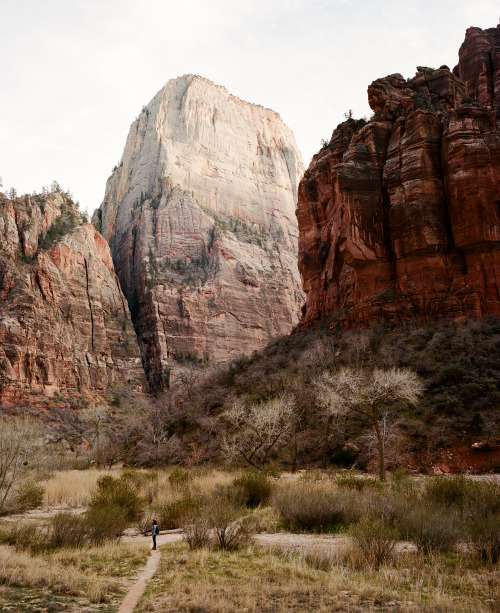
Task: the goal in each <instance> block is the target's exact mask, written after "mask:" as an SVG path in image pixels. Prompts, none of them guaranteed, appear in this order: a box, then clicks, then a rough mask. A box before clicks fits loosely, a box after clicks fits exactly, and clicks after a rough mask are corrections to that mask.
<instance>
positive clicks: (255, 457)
mask: <svg viewBox="0 0 500 613" xmlns="http://www.w3.org/2000/svg"><path fill="white" fill-rule="evenodd" d="M224 417H225V419H226V421H227V423H228V425H229V428H230V429H231V430H232V432H231V434H230V435H228V436H227V437H226V438H225V440H224V448H225V452H226V455H227V457H228V458H230V459H236V458H242V459H243V460H245V462H247V463H248V464H249V465H250V466H253V467H255V468H261V467H262V466H264V464H265V463H266V462H267V460H268V459H269V454H270V453H271V451H272V450H274V449H276V448H278V447H279V446H280V445H282V444H283V443H284V442H285V440H286V439H287V437H288V435H289V434H290V433H291V431H292V430H293V425H294V423H295V420H296V403H295V399H294V398H293V397H292V396H288V395H282V396H279V397H278V398H274V399H273V400H270V401H269V402H267V403H265V404H264V403H262V404H248V403H247V402H245V400H244V399H241V398H238V399H236V400H235V401H234V403H233V405H232V406H231V408H230V409H229V410H227V411H226V412H225V414H224Z"/></svg>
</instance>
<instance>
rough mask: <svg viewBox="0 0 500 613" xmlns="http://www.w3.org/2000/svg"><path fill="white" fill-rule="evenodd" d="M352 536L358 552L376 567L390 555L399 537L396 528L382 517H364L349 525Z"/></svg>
mask: <svg viewBox="0 0 500 613" xmlns="http://www.w3.org/2000/svg"><path fill="white" fill-rule="evenodd" d="M349 534H350V535H351V536H352V538H353V540H354V543H355V544H356V547H357V548H358V550H359V554H360V555H361V556H363V558H364V560H365V561H366V562H367V563H368V564H369V565H370V566H374V567H375V568H378V567H379V566H380V565H381V564H383V563H384V562H387V561H388V560H389V559H390V557H391V556H392V551H393V549H394V547H395V546H396V543H397V541H398V538H399V532H398V530H397V528H396V527H395V526H394V524H392V523H391V522H390V521H389V520H387V519H385V518H384V517H379V518H377V519H371V518H368V517H365V518H364V519H362V520H361V521H360V522H358V523H357V524H354V525H353V526H351V528H350V530H349Z"/></svg>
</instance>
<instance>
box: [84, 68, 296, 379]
mask: <svg viewBox="0 0 500 613" xmlns="http://www.w3.org/2000/svg"><path fill="white" fill-rule="evenodd" d="M302 172H303V165H302V160H301V156H300V153H299V151H298V149H297V146H296V144H295V139H294V137H293V134H292V132H291V131H290V130H289V129H288V128H287V126H286V125H285V124H284V123H283V122H282V120H281V119H280V117H279V115H277V114H276V113H275V112H273V111H271V110H268V109H265V108H263V107H260V106H256V105H253V104H250V103H248V102H244V101H242V100H239V99H238V98H235V97H234V96H232V95H230V94H229V93H228V91H227V90H226V89H225V88H223V87H219V86H216V85H214V84H213V83H211V82H210V81H207V80H206V79H203V78H201V77H197V76H193V75H185V76H183V77H179V78H177V79H174V80H172V81H169V82H168V83H167V84H166V85H165V87H163V89H161V90H160V91H159V92H158V94H157V95H156V96H155V97H154V98H153V100H152V101H151V102H150V103H149V104H148V105H147V106H146V107H144V109H143V111H142V113H141V114H140V116H139V118H138V119H137V120H136V121H135V122H134V123H133V124H132V126H131V129H130V132H129V136H128V139H127V143H126V146H125V150H124V153H123V156H122V160H121V162H120V165H119V166H118V167H117V168H115V170H114V172H113V174H112V176H111V177H110V178H109V179H108V183H107V187H106V194H105V198H104V202H103V204H102V205H101V208H100V210H99V211H98V212H97V213H96V215H95V217H94V223H95V224H96V225H97V226H98V227H100V231H101V233H102V234H103V236H104V237H105V238H106V239H107V240H108V241H109V244H110V247H111V251H112V253H113V259H114V262H115V267H116V271H117V274H118V276H119V278H120V282H121V285H122V288H123V290H124V292H125V294H126V296H127V298H128V301H129V305H130V308H131V312H132V317H133V318H135V319H136V324H137V329H138V332H139V339H140V342H141V345H142V350H143V356H144V359H145V364H146V369H147V374H148V378H149V380H150V382H151V383H152V384H153V385H154V386H155V387H165V386H168V379H169V372H170V369H171V366H172V364H173V361H174V360H186V359H189V360H194V361H199V360H210V361H212V362H218V361H223V360H228V359H230V358H233V357H237V356H239V355H241V354H243V353H246V354H250V353H251V352H252V351H253V350H255V349H259V348H261V347H263V346H264V345H265V344H266V343H267V342H268V341H269V340H270V339H271V338H273V337H274V336H276V335H281V334H285V333H288V332H290V331H291V329H292V327H293V326H294V325H295V324H296V323H297V322H298V319H299V315H300V307H301V305H302V303H303V294H302V292H301V287H300V278H299V274H298V269H297V238H298V230H297V222H296V218H295V204H296V198H297V189H298V184H299V180H300V178H301V176H302Z"/></svg>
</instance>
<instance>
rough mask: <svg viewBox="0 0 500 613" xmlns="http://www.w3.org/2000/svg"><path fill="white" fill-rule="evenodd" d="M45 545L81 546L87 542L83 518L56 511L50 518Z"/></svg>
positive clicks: (53, 546) (54, 546) (49, 546)
mask: <svg viewBox="0 0 500 613" xmlns="http://www.w3.org/2000/svg"><path fill="white" fill-rule="evenodd" d="M47 537H48V538H47V547H48V548H50V549H57V548H59V547H81V546H82V545H84V544H85V543H87V542H88V538H87V525H86V522H85V518H84V517H83V516H81V515H74V514H73V513H58V514H57V515H55V516H54V517H53V518H52V521H51V523H50V526H49V530H48V534H47Z"/></svg>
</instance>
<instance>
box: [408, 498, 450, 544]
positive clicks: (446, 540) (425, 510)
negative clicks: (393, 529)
mask: <svg viewBox="0 0 500 613" xmlns="http://www.w3.org/2000/svg"><path fill="white" fill-rule="evenodd" d="M398 524H399V526H400V529H401V532H402V533H403V534H404V535H405V537H406V538H407V539H408V540H410V541H413V542H414V543H415V545H416V546H417V549H418V550H419V551H423V552H424V553H432V552H437V551H451V550H452V549H453V547H454V546H455V545H456V543H457V542H458V540H459V537H460V531H461V525H460V518H459V515H458V513H456V512H453V511H450V510H446V509H445V508H444V507H439V506H435V507H429V504H428V503H426V502H424V501H421V502H420V503H419V504H418V506H414V507H413V508H412V509H410V510H409V511H408V512H406V513H405V514H404V516H402V517H399V521H398Z"/></svg>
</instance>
